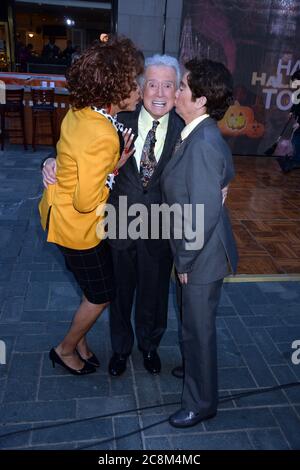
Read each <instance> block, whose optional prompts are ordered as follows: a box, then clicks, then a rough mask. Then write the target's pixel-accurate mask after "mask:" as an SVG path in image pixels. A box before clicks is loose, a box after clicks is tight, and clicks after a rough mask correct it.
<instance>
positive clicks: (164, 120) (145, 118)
mask: <svg viewBox="0 0 300 470" xmlns="http://www.w3.org/2000/svg"><path fill="white" fill-rule="evenodd" d="M169 114H170V113H167V114H165V115H164V116H162V117H161V118H159V119H154V118H153V117H152V116H151V114H150V113H149V112H148V111H147V110H146V108H144V106H142V107H141V112H140V123H141V124H142V126H143V127H145V128H147V129H148V128H151V127H152V123H153V121H158V122H159V127H158V128H159V130H165V129H167V127H168V122H169Z"/></svg>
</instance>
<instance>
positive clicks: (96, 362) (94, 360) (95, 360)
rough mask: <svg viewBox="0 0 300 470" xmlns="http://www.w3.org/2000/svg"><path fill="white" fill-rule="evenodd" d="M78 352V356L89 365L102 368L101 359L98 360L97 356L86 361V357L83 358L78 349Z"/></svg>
mask: <svg viewBox="0 0 300 470" xmlns="http://www.w3.org/2000/svg"><path fill="white" fill-rule="evenodd" d="M76 352H77V354H78V356H79V357H80V359H81V360H82V361H84V362H87V363H88V364H90V365H91V366H94V367H100V361H99V359H98V358H97V356H96V355H95V354H93V355H92V356H91V357H89V358H88V359H84V357H82V355H81V354H80V352H79V351H78V349H76Z"/></svg>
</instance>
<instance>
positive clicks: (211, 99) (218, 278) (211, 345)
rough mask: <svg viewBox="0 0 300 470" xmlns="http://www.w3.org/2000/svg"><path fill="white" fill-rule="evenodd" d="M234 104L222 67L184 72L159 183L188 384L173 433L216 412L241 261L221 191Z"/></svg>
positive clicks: (228, 165)
mask: <svg viewBox="0 0 300 470" xmlns="http://www.w3.org/2000/svg"><path fill="white" fill-rule="evenodd" d="M231 99H232V77H231V75H230V72H229V71H228V70H227V69H226V67H225V66H224V65H222V64H220V63H217V62H213V61H210V60H203V61H198V60H196V59H194V60H192V61H190V62H188V63H187V64H186V72H185V74H184V75H183V78H182V80H181V83H180V87H179V90H178V91H177V93H176V100H175V106H176V111H177V113H178V114H179V115H180V116H181V117H182V118H183V119H184V121H185V123H186V127H185V128H184V129H183V131H182V132H181V138H182V143H181V145H180V146H179V147H178V148H177V150H176V151H175V153H174V155H173V157H172V159H171V160H170V161H169V163H168V164H167V165H166V167H165V169H164V172H163V175H162V177H161V182H162V190H163V200H164V201H165V202H166V203H167V204H168V205H169V206H172V205H173V204H177V208H178V212H177V213H175V223H177V225H173V226H172V225H171V248H172V252H173V256H174V264H175V267H176V270H177V273H178V277H179V280H180V283H181V286H182V350H183V360H184V383H183V394H182V406H181V409H180V410H179V411H177V412H176V413H174V414H173V415H172V416H171V417H170V420H169V421H170V424H171V425H172V426H174V427H182V428H185V427H189V426H193V425H195V424H197V423H198V422H200V421H202V420H204V419H208V418H209V417H212V416H213V415H215V414H216V411H217V404H218V386H217V348H216V325H215V317H216V311H217V307H218V304H219V299H220V295H221V287H222V283H223V278H224V277H225V276H226V275H227V274H228V272H229V271H230V270H231V271H232V272H235V271H236V267H237V260H238V254H237V249H236V244H235V240H234V237H233V233H232V229H231V224H230V220H229V217H228V213H227V209H226V207H225V205H224V204H223V200H222V188H224V187H225V186H227V185H228V184H229V183H230V181H231V180H232V178H233V176H234V168H233V162H232V156H231V152H230V149H229V147H228V145H227V144H226V143H225V141H224V140H223V138H222V136H221V133H220V131H219V129H218V126H217V124H216V122H215V120H218V119H221V118H222V116H223V115H224V114H225V111H226V109H227V108H228V106H229V104H230V102H231ZM185 205H186V207H185ZM200 205H202V208H204V218H203V219H202V218H201V211H198V209H199V207H200ZM187 208H188V209H190V212H188V211H187V212H185V211H186V209H187ZM182 220H183V230H184V231H183V233H182V234H181V236H180V237H178V222H180V221H182ZM176 227H177V232H175V228H176ZM200 235H202V236H203V238H202V239H201V237H200Z"/></svg>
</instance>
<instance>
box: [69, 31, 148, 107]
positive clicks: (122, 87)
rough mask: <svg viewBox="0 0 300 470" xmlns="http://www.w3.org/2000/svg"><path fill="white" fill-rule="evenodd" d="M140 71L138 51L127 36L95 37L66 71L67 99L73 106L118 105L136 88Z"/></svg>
mask: <svg viewBox="0 0 300 470" xmlns="http://www.w3.org/2000/svg"><path fill="white" fill-rule="evenodd" d="M141 72H142V64H141V60H140V57H139V51H138V50H137V49H136V47H135V46H134V44H133V42H132V41H131V40H130V39H127V38H110V39H109V41H108V42H99V41H96V42H94V43H93V44H92V45H91V46H89V47H88V48H87V49H86V50H85V52H83V54H81V56H80V57H79V58H78V59H77V60H76V61H75V62H74V63H73V65H72V66H71V67H70V68H69V70H68V71H67V74H66V77H67V88H68V90H69V92H70V103H71V105H72V106H73V107H74V108H75V109H82V108H85V107H86V106H96V107H97V108H103V107H105V106H109V105H110V104H117V105H118V104H120V102H121V101H123V100H125V99H127V98H129V96H130V93H131V92H132V91H133V90H135V89H136V88H137V83H136V76H137V75H139V74H140V73H141Z"/></svg>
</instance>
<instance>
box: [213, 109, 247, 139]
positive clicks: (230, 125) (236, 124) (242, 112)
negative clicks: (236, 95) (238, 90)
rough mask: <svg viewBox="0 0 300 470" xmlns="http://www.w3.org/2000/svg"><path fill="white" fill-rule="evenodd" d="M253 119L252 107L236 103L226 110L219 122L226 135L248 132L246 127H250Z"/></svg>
mask: <svg viewBox="0 0 300 470" xmlns="http://www.w3.org/2000/svg"><path fill="white" fill-rule="evenodd" d="M253 121H254V114H253V111H252V109H251V108H249V107H248V106H240V105H239V104H238V103H235V104H234V105H233V106H230V107H229V108H228V110H227V111H226V113H225V115H224V117H223V119H221V121H220V122H219V128H220V130H221V132H222V133H223V134H224V135H230V136H233V135H241V134H245V133H246V132H245V131H246V129H248V128H249V127H250V125H251V124H252V123H253Z"/></svg>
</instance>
